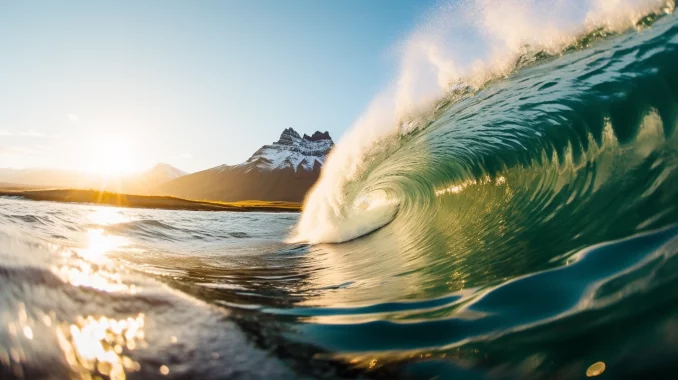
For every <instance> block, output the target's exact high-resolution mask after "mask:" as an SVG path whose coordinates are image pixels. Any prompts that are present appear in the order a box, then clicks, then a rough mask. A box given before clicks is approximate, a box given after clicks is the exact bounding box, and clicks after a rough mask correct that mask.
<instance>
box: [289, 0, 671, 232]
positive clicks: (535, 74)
mask: <svg viewBox="0 0 678 380" xmlns="http://www.w3.org/2000/svg"><path fill="white" fill-rule="evenodd" d="M479 3H481V4H482V3H483V2H479ZM528 3H529V2H528ZM623 3H624V2H619V4H618V5H617V6H616V7H614V8H615V9H617V11H618V12H621V10H625V9H626V8H625V7H623V6H622V5H624V4H623ZM636 3H638V2H636ZM641 3H642V2H641ZM646 3H648V2H645V3H642V4H635V5H636V8H633V7H631V9H642V10H643V11H644V12H645V13H638V12H640V11H637V13H633V12H631V13H623V14H624V15H625V17H621V16H617V17H616V18H615V17H612V16H609V15H608V16H607V17H608V18H601V17H602V16H600V15H598V16H596V14H598V13H595V12H593V10H591V11H589V12H584V15H585V20H588V21H587V22H588V24H586V25H585V26H580V27H578V28H574V27H570V28H566V27H563V30H560V29H559V30H558V33H556V32H549V31H546V32H545V39H546V40H547V41H548V43H547V42H543V41H542V42H540V41H530V40H527V42H526V43H525V44H522V45H521V44H518V43H517V42H515V41H516V39H517V38H518V37H515V38H511V39H509V40H507V41H504V44H505V45H503V48H502V49H499V50H500V51H501V54H499V57H500V58H493V59H492V60H491V61H489V60H487V59H486V60H487V61H488V62H489V63H487V64H485V63H483V62H484V61H483V60H480V61H477V62H476V63H475V65H476V66H475V67H476V70H475V72H472V73H471V72H469V73H465V72H464V71H463V70H457V71H454V72H455V73H457V74H458V75H466V76H465V77H463V78H465V79H458V80H457V81H455V82H453V83H450V80H449V79H445V80H443V82H442V83H443V84H444V85H445V87H444V88H445V93H444V95H442V96H439V97H438V98H435V99H433V101H430V98H431V97H430V96H429V97H427V96H423V95H418V97H421V98H423V99H425V100H426V101H427V102H428V103H426V102H424V103H421V102H420V103H419V104H417V103H415V102H413V101H411V98H412V97H411V96H410V97H408V96H405V95H403V94H404V93H408V92H410V91H409V90H408V88H410V87H417V86H419V87H426V85H425V84H422V85H417V84H414V85H413V84H411V82H412V80H409V81H405V80H404V79H403V78H400V79H399V82H398V83H399V84H400V83H401V82H403V81H404V82H406V84H407V86H405V87H406V88H402V87H403V86H404V85H403V86H400V87H399V88H397V91H395V92H394V94H391V95H392V98H391V99H390V101H388V102H386V103H385V105H384V104H379V105H378V106H375V107H372V108H371V109H370V110H369V111H368V113H367V114H366V115H365V116H364V117H363V118H362V119H361V120H359V121H358V122H357V123H356V126H355V127H354V129H353V130H352V131H351V132H350V133H349V134H348V136H347V137H345V138H344V140H343V141H342V142H340V144H339V145H338V146H337V147H336V148H335V150H334V152H332V154H331V155H330V157H329V159H328V162H327V164H326V167H325V169H324V171H323V174H322V176H321V180H320V181H319V183H318V184H317V186H316V187H315V189H314V190H313V191H312V193H311V194H310V195H309V197H308V198H307V201H306V205H305V212H304V215H303V217H302V219H301V221H300V223H299V226H298V229H297V233H296V235H295V236H294V237H293V240H295V241H308V242H311V243H323V242H328V243H336V242H343V241H346V240H350V239H354V238H357V237H359V236H361V235H363V234H365V233H369V232H371V231H373V230H375V229H377V228H379V227H381V226H383V225H384V224H386V223H388V222H390V221H391V220H392V219H393V218H394V216H395V215H396V213H397V214H398V220H399V221H400V222H401V223H404V222H407V223H406V224H408V225H412V226H416V225H424V224H428V220H429V219H430V218H431V217H432V215H437V214H438V213H442V214H443V215H445V218H446V219H448V220H455V219H459V218H461V217H463V215H456V217H453V216H452V215H454V214H455V213H459V212H462V213H463V212H466V211H464V210H455V207H458V206H455V205H460V204H463V205H465V206H464V207H473V206H472V205H475V206H476V207H480V205H496V207H494V208H493V210H494V212H500V211H501V210H502V207H499V204H502V203H504V204H506V207H512V208H515V209H517V210H520V213H523V214H530V215H532V216H531V218H533V217H534V216H535V215H540V216H541V217H542V218H547V217H549V215H551V213H552V211H553V210H551V209H550V207H557V206H558V205H561V204H562V199H561V197H566V198H568V199H569V198H570V197H573V198H572V199H569V201H568V202H567V204H572V203H574V204H577V205H584V204H587V205H588V204H589V203H595V204H602V203H600V202H597V199H598V197H602V198H607V197H608V196H609V193H607V191H609V190H611V189H616V190H622V189H623V191H628V192H629V193H627V198H626V199H625V201H626V202H630V203H631V204H626V206H625V207H634V205H637V207H641V208H644V206H642V205H641V204H640V203H642V202H643V201H645V200H647V199H648V196H649V195H651V194H650V193H652V192H655V191H662V188H663V187H662V183H664V182H669V183H670V182H671V181H670V180H669V178H668V177H669V176H670V173H671V169H672V167H673V166H672V165H673V163H672V161H671V159H670V157H671V155H672V154H673V153H672V152H673V151H674V149H673V148H674V147H675V145H674V144H673V143H672V141H671V137H672V136H673V130H674V127H675V114H676V98H675V91H676V72H675V70H674V68H673V66H674V62H675V59H676V53H675V43H676V37H675V33H676V32H675V26H674V23H673V21H672V20H673V19H674V16H673V15H672V11H673V3H672V2H669V3H665V2H649V3H651V4H654V5H657V4H659V5H660V6H659V7H656V8H649V9H645V8H644V7H648V6H649V5H648V4H646ZM530 4H531V3H530ZM568 4H569V2H568ZM641 5H643V6H644V7H641ZM627 6H628V7H630V6H631V5H627ZM500 8H501V7H500ZM474 10H475V8H474ZM511 10H512V9H508V10H507V11H511ZM467 11H468V10H467ZM478 11H479V12H482V10H478ZM626 12H630V11H628V10H627V11H626ZM492 14H493V13H492ZM519 14H520V15H521V17H517V16H516V18H517V19H518V20H522V21H524V22H526V23H527V24H528V25H527V26H525V28H528V29H529V30H530V31H531V32H535V34H536V35H539V33H538V32H536V31H534V30H533V29H530V28H529V26H530V24H535V22H530V21H531V20H523V19H524V18H527V17H537V16H538V13H537V11H532V12H530V11H521V12H519ZM547 16H548V15H547ZM547 16H545V17H547ZM488 17H489V16H488ZM507 17H509V16H507ZM598 18H601V19H600V20H597V19H598ZM509 19H510V17H509ZM590 20H597V21H595V22H594V21H590ZM601 20H604V21H601ZM615 20H616V21H615ZM657 20H660V21H657ZM655 21H657V23H655ZM507 22H508V21H507ZM537 24H538V25H541V23H537ZM556 24H557V23H556ZM446 32H448V33H449V31H446ZM470 34H471V35H470V36H466V37H467V38H470V39H472V40H473V38H474V37H473V30H472V31H471V32H470ZM535 38H536V37H534V36H533V37H532V39H535ZM420 39H421V38H419V39H417V38H416V37H415V38H414V42H412V43H415V42H416V43H421V42H420V41H419V40H420ZM478 39H480V41H481V42H482V39H481V38H480V37H478ZM554 39H556V40H557V41H558V42H554ZM434 41H435V40H434ZM431 43H432V42H431ZM529 43H533V44H532V45H530V44H529ZM514 45H515V46H514ZM415 46H416V47H418V48H420V47H419V46H418V45H416V44H415ZM426 46H428V45H426ZM511 46H514V48H510V47H511ZM408 48H409V46H408ZM428 49H429V50H430V49H433V50H436V49H434V47H430V46H429V47H428ZM409 50H412V48H410V49H409ZM438 50H442V48H441V49H438ZM417 51H418V50H417ZM433 58H434V57H429V59H432V60H433V61H434V63H435V62H437V61H438V60H435V59H433ZM411 59H412V58H410V57H409V56H407V55H406V56H405V58H404V60H405V64H404V66H405V68H406V69H410V68H411V67H410V66H412V65H408V64H407V63H408V62H409V60H411ZM454 62H455V61H454V60H449V66H451V67H456V66H455V65H454ZM440 65H442V63H441V64H440ZM478 67H480V68H478ZM438 70H439V72H438V76H437V78H438V79H439V80H440V78H441V75H443V74H444V73H445V72H451V71H453V70H452V68H449V67H448V68H447V69H446V66H444V65H442V66H440V67H438ZM401 76H402V77H405V78H411V77H414V76H416V75H414V74H412V73H411V72H409V71H407V70H405V72H404V73H403V74H402V75H401ZM443 78H446V77H443ZM421 81H422V82H425V78H424V79H422V80H421ZM401 98H408V99H410V100H409V101H408V102H402V101H400V99H401ZM380 101H381V99H377V101H375V103H379V102H380ZM403 110H405V111H403ZM650 168H651V170H650ZM639 172H642V173H643V175H642V176H640V175H638V174H639ZM650 173H654V174H650ZM490 183H494V185H490ZM466 189H468V190H466ZM461 190H464V191H461ZM646 192H649V193H646ZM509 193H510V194H511V197H520V201H519V200H518V199H516V200H512V201H509V199H508V194H509ZM558 195H560V197H559V196H558ZM641 195H642V196H641ZM575 198H576V199H575ZM650 199H654V197H650ZM528 200H529V202H527V201H528ZM497 203H499V204H497ZM450 207H451V209H450V210H447V209H448V208H450ZM483 207H487V206H483ZM563 215H565V214H563ZM496 216H499V215H496V214H494V213H492V212H489V213H487V217H488V218H490V219H495V217H496ZM554 216H555V215H551V217H549V218H548V220H551V219H552V218H553V217H554ZM424 220H425V221H427V223H421V221H424ZM534 222H535V223H538V221H537V220H535V221H534Z"/></svg>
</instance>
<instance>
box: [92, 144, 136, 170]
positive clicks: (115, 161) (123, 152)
mask: <svg viewBox="0 0 678 380" xmlns="http://www.w3.org/2000/svg"><path fill="white" fill-rule="evenodd" d="M87 156H88V157H87V159H88V162H87V164H86V167H87V170H88V171H90V172H93V173H98V174H101V175H105V176H107V177H112V176H117V175H120V174H125V173H130V172H134V171H138V170H139V165H138V157H137V155H136V152H135V151H134V149H132V146H131V145H130V144H129V143H128V142H126V141H122V140H110V139H107V140H101V141H97V142H94V143H92V144H91V145H90V146H89V154H88V155H87Z"/></svg>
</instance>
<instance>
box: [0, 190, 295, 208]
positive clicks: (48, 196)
mask: <svg viewBox="0 0 678 380" xmlns="http://www.w3.org/2000/svg"><path fill="white" fill-rule="evenodd" d="M0 196H14V197H20V198H23V199H28V200H33V201H51V202H66V203H93V204H99V205H109V206H116V207H132V208H154V209H164V210H194V211H241V212H247V211H263V212H299V211H301V203H299V202H284V201H257V200H252V201H240V202H218V201H195V200H189V199H182V198H176V197H170V196H159V195H130V194H118V193H112V192H108V191H98V190H78V189H56V190H27V189H22V188H20V187H11V188H6V187H3V188H0Z"/></svg>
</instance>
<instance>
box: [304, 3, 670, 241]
mask: <svg viewBox="0 0 678 380" xmlns="http://www.w3.org/2000/svg"><path fill="white" fill-rule="evenodd" d="M655 4H659V6H658V7H655V8H650V9H649V10H648V9H644V11H646V13H645V16H643V17H636V18H635V19H634V20H633V21H632V22H631V24H628V23H626V24H625V23H621V24H613V23H611V22H609V20H602V21H599V22H600V24H599V25H598V26H595V27H593V26H592V25H591V24H588V25H586V27H585V29H586V30H588V32H586V33H579V34H578V36H579V37H577V38H569V39H568V38H563V41H567V43H563V44H562V45H561V46H559V47H558V48H557V49H555V48H554V46H544V47H543V48H540V47H539V44H535V45H532V46H524V47H523V48H521V49H519V52H518V54H517V58H516V53H515V52H511V53H510V54H509V55H510V56H512V57H514V58H512V59H513V64H512V65H510V69H509V70H508V71H507V70H506V69H503V70H499V71H497V68H496V67H492V66H489V67H488V68H487V69H486V70H485V74H483V75H480V76H479V75H477V73H476V74H475V75H474V78H476V79H473V78H470V80H469V81H468V83H469V84H463V82H458V83H456V84H455V85H454V86H452V87H451V88H448V90H447V91H448V93H447V96H446V97H443V98H437V99H436V100H435V101H433V102H432V103H431V104H430V105H429V106H428V107H429V108H430V109H431V111H430V112H423V113H422V112H419V113H417V112H413V113H412V115H419V116H417V117H415V116H408V117H405V118H401V119H400V121H399V122H397V123H395V125H393V126H397V128H388V126H389V123H390V122H392V121H393V119H389V118H385V119H384V118H382V119H379V118H376V119H374V120H373V119H370V116H372V115H370V114H369V113H368V115H366V117H365V118H366V119H365V121H364V122H363V123H362V124H361V122H360V121H359V122H358V123H357V124H356V125H355V126H354V128H353V130H352V131H350V132H349V133H348V135H347V136H345V137H344V138H343V139H342V141H340V143H339V144H338V145H337V147H336V148H335V150H334V151H333V152H332V153H331V154H330V156H329V157H328V160H327V163H326V165H325V167H324V168H323V172H322V174H321V177H320V180H319V181H318V183H317V184H316V186H315V187H314V188H313V189H312V190H311V192H310V193H309V195H308V196H307V198H306V201H305V205H304V212H303V213H302V216H301V218H300V221H299V223H298V225H297V227H296V229H295V231H294V234H293V237H292V239H291V240H292V241H295V242H301V241H305V242H310V243H323V242H333V243H339V242H343V241H348V240H352V239H355V238H357V237H360V236H362V235H364V234H366V233H370V232H373V231H375V230H377V229H379V228H380V227H383V226H384V225H386V224H387V223H388V222H390V221H391V220H392V219H393V218H394V217H395V212H393V213H392V214H391V215H390V216H389V217H390V219H389V217H387V216H386V215H388V212H385V213H384V215H381V216H379V217H375V215H365V217H361V216H360V214H361V212H363V211H362V210H361V209H359V208H356V207H355V206H354V204H355V201H354V200H355V199H356V198H359V197H361V196H363V195H362V194H364V193H365V192H367V193H369V192H371V191H374V190H375V188H376V189H379V188H380V187H386V188H387V189H389V190H390V191H389V194H390V196H392V197H393V198H392V199H391V202H392V203H393V204H398V205H399V207H400V208H403V207H404V208H409V207H418V206H417V205H416V204H414V205H413V204H411V202H412V201H413V200H411V199H408V198H407V196H406V195H405V194H403V192H407V191H408V190H406V189H402V188H398V186H411V185H413V184H412V183H408V184H404V183H402V181H401V180H402V178H400V177H402V175H401V174H399V173H400V172H402V171H404V170H405V171H406V170H408V168H407V166H409V165H411V163H409V162H401V163H400V164H402V165H404V167H405V169H403V167H396V166H390V167H389V160H391V159H392V158H390V157H389V156H391V155H393V154H394V153H396V152H398V151H399V150H401V148H410V147H407V145H408V144H414V141H416V142H417V143H418V144H427V145H432V146H433V147H435V146H436V145H439V144H438V142H435V141H432V140H431V139H433V138H434V137H433V136H434V135H435V134H434V133H433V132H431V133H429V132H428V131H427V130H428V129H440V128H443V127H441V124H445V123H448V124H463V123H466V122H468V118H478V117H479V116H477V115H476V116H473V115H472V112H470V111H469V110H468V107H474V106H475V104H477V103H481V104H482V103H483V102H485V103H487V102H498V100H496V99H493V100H489V99H490V98H491V97H493V96H495V95H493V94H491V95H488V94H487V93H492V92H497V93H501V94H502V95H503V97H502V96H499V98H505V97H506V95H504V94H503V92H505V91H510V90H511V89H510V87H509V88H507V87H506V86H507V83H512V84H513V85H516V81H513V82H512V78H516V77H519V76H520V75H521V73H522V72H523V71H524V69H526V68H530V69H531V70H532V68H534V67H536V70H537V71H538V70H539V67H540V66H543V65H547V64H553V65H554V66H556V68H555V69H556V70H564V69H563V68H562V67H560V66H558V65H557V61H558V60H561V59H569V58H567V57H568V56H570V55H572V54H577V53H578V52H585V53H582V54H584V55H586V54H592V55H595V54H594V53H593V52H595V51H596V48H595V47H596V46H597V45H598V44H601V43H605V41H607V40H609V39H610V38H613V39H614V38H622V39H623V38H624V37H623V36H624V33H625V32H627V31H628V29H629V27H631V28H637V29H642V28H645V27H648V26H651V25H653V24H654V23H655V22H656V21H657V20H659V19H661V18H662V17H663V16H664V15H666V14H671V13H672V12H673V9H674V3H673V2H672V1H668V2H661V3H660V2H655ZM587 22H591V20H590V19H587ZM631 33H634V32H631ZM650 50H651V49H650ZM617 54H628V51H624V50H623V49H622V50H620V51H619V52H618V53H617ZM559 56H560V58H558V57H559ZM554 58H555V60H554ZM591 59H594V58H591ZM595 59H597V60H598V61H601V62H603V64H602V66H600V67H597V68H595V69H593V70H589V69H590V68H587V67H584V66H585V65H584V66H582V70H585V69H586V70H588V71H589V72H587V73H586V74H585V75H582V76H581V77H576V73H570V74H571V75H572V76H571V77H570V78H566V79H565V80H559V78H552V79H553V80H550V81H544V83H539V84H538V85H535V86H534V88H531V89H530V90H531V91H532V94H531V95H523V96H522V97H520V98H519V99H518V102H513V103H514V107H513V108H511V106H510V104H511V102H510V101H509V100H508V99H501V100H502V101H504V102H505V104H504V105H502V106H501V107H503V110H502V111H501V112H506V113H509V112H514V111H517V112H516V114H515V115H511V116H507V117H505V118H504V119H505V125H507V126H508V127H509V129H510V127H512V126H513V125H516V124H520V123H521V122H525V121H529V120H527V119H521V118H534V117H535V115H538V114H540V112H547V111H546V108H548V107H549V106H550V107H551V108H553V110H552V111H553V113H554V116H553V117H541V119H542V124H543V125H542V127H543V126H544V125H547V126H548V125H550V129H551V130H546V129H544V130H533V131H525V130H517V131H515V132H514V133H516V132H517V133H519V135H514V136H511V133H512V132H511V131H510V130H502V128H503V127H502V126H501V125H494V127H495V130H494V131H489V130H487V128H478V130H477V131H475V133H476V135H475V136H474V135H472V134H473V133H474V131H473V130H472V128H469V130H468V133H469V134H470V135H463V136H460V137H461V138H459V141H462V142H465V143H467V145H466V146H463V144H462V145H460V144H461V143H459V144H458V143H455V142H450V143H449V145H450V146H449V147H446V148H445V149H452V150H456V151H458V152H460V154H463V151H466V152H469V153H470V154H471V155H474V156H475V157H476V158H480V157H484V158H482V160H486V159H490V160H492V158H491V157H490V156H491V155H492V154H491V153H488V152H490V151H494V152H496V153H495V154H496V155H497V156H504V155H506V154H514V155H515V157H514V158H513V159H509V161H513V164H515V163H516V160H518V161H520V160H521V158H520V157H523V156H525V154H524V153H520V150H529V148H528V147H526V144H528V145H529V144H531V143H533V142H532V141H530V140H535V138H536V139H537V140H541V141H540V142H537V145H538V147H537V148H535V149H533V150H534V151H533V152H528V153H527V155H528V156H529V155H531V156H532V157H535V156H541V155H542V153H545V151H543V150H542V149H543V145H544V144H546V145H548V144H549V142H548V138H549V135H553V134H559V133H560V132H558V131H556V129H558V128H566V124H567V123H577V119H578V118H579V119H581V118H582V117H586V116H585V115H573V114H572V113H571V112H570V110H571V105H570V104H568V102H570V100H571V98H572V97H573V96H575V97H576V96H580V93H581V92H584V91H582V90H589V91H591V92H604V91H605V88H606V86H618V85H622V86H625V85H624V84H623V83H622V84H618V83H617V82H620V81H621V80H623V79H624V78H619V77H615V76H614V72H613V71H614V70H615V68H610V66H611V65H614V64H615V63H614V62H615V60H616V57H603V56H600V55H598V56H596V57H595ZM553 62H556V63H553ZM605 62H607V66H605ZM619 62H620V63H621V62H623V60H621V59H620V60H619ZM620 63H616V65H617V66H619V64H620ZM579 64H580V65H581V63H579ZM654 69H655V68H650V70H654ZM600 70H602V71H600ZM509 75H510V76H509ZM540 75H541V76H544V77H547V76H548V75H547V74H545V73H541V74H540ZM605 75H608V76H610V77H608V78H605ZM636 75H644V74H643V73H636ZM478 77H483V78H484V79H483V81H482V82H478V81H477V78H478ZM500 78H504V80H501V81H500V80H498V79H500ZM528 79H530V77H529V75H526V77H525V78H523V79H521V80H528ZM627 79H628V78H627ZM533 80H534V79H533ZM596 80H597V81H598V83H596ZM559 81H560V82H561V83H560V84H561V85H560V86H558V84H559ZM546 82H548V83H546ZM568 82H569V83H568ZM472 83H475V85H472ZM479 83H480V84H479ZM563 84H564V85H563ZM582 84H583V87H581V88H577V87H576V86H578V85H582ZM568 87H570V88H571V89H572V90H575V91H574V92H573V93H568V92H567V90H569V89H570V88H568ZM522 89H525V88H524V86H523V88H522ZM483 93H485V94H484V95H483ZM542 93H543V94H547V95H549V96H548V101H547V102H545V103H544V104H543V105H541V106H536V107H535V106H534V105H530V104H529V101H526V99H529V97H530V96H532V97H537V96H541V95H542ZM525 96H527V98H526V97H525ZM555 96H562V99H560V100H559V99H558V98H554V97H555ZM605 96H607V100H608V101H607V102H605V101H602V102H601V103H602V104H601V105H603V106H611V107H613V108H614V107H615V105H614V104H613V103H614V101H615V99H616V98H618V94H617V95H615V94H607V95H604V94H602V95H601V98H602V97H605ZM479 97H480V98H479ZM521 102H522V103H523V105H518V103H521ZM558 102H562V104H560V105H559V104H558ZM491 105H492V104H491ZM493 106H494V108H497V104H496V103H495V104H493ZM521 107H523V108H521ZM525 107H533V108H534V110H533V111H531V112H527V111H529V110H527V108H525ZM540 108H543V109H544V110H543V111H540ZM577 108H579V109H581V107H580V105H577ZM582 111H585V112H589V113H590V112H592V111H591V110H582ZM476 112H484V110H482V111H481V110H476ZM535 112H536V113H535ZM549 112H550V111H549ZM460 115H465V116H460ZM542 116H543V114H542ZM605 117H606V116H605V115H602V118H603V119H604V118H605ZM375 120H376V121H375ZM389 120H391V121H389ZM521 120H522V121H521ZM664 121H666V120H664ZM379 122H381V123H383V124H384V125H383V126H381V128H385V130H384V131H382V132H380V133H375V132H374V131H373V130H371V129H370V128H372V129H373V128H375V126H374V125H371V124H375V123H377V124H378V123H379ZM477 122H478V123H482V122H483V121H482V120H478V121H477ZM366 123H367V124H366ZM525 124H532V125H534V123H531V122H526V123H525ZM361 127H362V128H361ZM446 128H447V127H446ZM452 128H458V127H457V126H455V127H452ZM585 128H586V127H585ZM615 128H617V129H619V128H618V126H616V125H615V126H613V129H615ZM517 129H521V128H517ZM542 129H543V128H542ZM362 130H365V132H362ZM451 131H452V132H451V133H458V132H455V131H453V130H452V129H451ZM614 132H615V133H616V132H618V131H617V130H615V131H614ZM427 133H428V134H429V135H428V136H427ZM492 133H494V135H492ZM529 133H532V136H529V139H528V140H525V141H520V139H522V138H525V137H528V136H527V135H528V134H529ZM363 134H365V135H370V134H371V135H372V136H373V137H374V138H373V139H371V140H370V139H369V137H366V136H363ZM584 134H586V135H587V136H588V135H591V134H593V135H600V131H593V130H592V131H587V132H585V133H584ZM617 137H621V139H622V140H624V139H625V136H624V135H623V134H622V135H620V136H617ZM366 138H367V139H368V140H369V142H368V143H364V142H362V140H365V139H366ZM435 138H441V139H446V138H449V137H448V136H445V137H442V136H437V137H435ZM577 138H578V139H579V137H577ZM483 139H484V141H482V140H483ZM583 139H584V140H586V139H588V137H584V138H583ZM594 140H597V141H599V140H600V137H597V138H594ZM360 143H362V144H363V145H362V146H361V147H360V148H356V146H359V144H360ZM572 143H574V144H575V148H577V147H576V145H577V144H583V150H586V149H587V145H588V144H587V143H586V142H583V143H578V142H574V141H570V142H567V143H564V145H563V147H558V148H555V150H556V151H558V152H560V153H559V154H560V155H561V157H560V158H561V159H562V158H563V157H562V152H563V149H564V147H566V146H567V144H572ZM443 145H444V144H443ZM500 146H503V147H504V150H503V151H502V152H500V151H499V150H498V148H497V147H500ZM433 147H428V148H424V149H429V150H430V151H429V152H428V153H427V154H429V155H432V156H434V157H433V158H431V160H432V161H431V162H430V163H428V165H438V164H440V163H439V162H436V161H435V160H440V159H445V160H446V161H448V162H449V161H452V160H455V159H460V157H450V156H446V155H447V154H448V153H444V154H442V155H441V157H440V158H436V157H435V155H436V154H438V152H437V151H435V149H434V148H433ZM516 148H518V149H517V150H516ZM473 149H477V151H475V152H474V151H473ZM549 149H550V148H547V149H546V150H547V151H548V150H549ZM601 149H603V148H601ZM581 150H582V149H579V151H581ZM512 151H513V152H514V153H511V152H512ZM574 153H575V154H576V153H577V152H576V151H575V152H574ZM461 161H463V160H461ZM442 165H446V166H448V167H450V166H453V165H450V164H448V163H442ZM460 165H461V166H463V168H461V167H459V168H458V169H460V171H459V173H456V174H452V177H458V179H462V180H463V179H464V178H466V179H468V178H469V176H470V177H471V178H473V177H474V176H476V175H479V174H480V175H484V174H483V173H482V172H483V171H485V169H487V168H484V166H485V164H484V163H483V161H476V162H459V165H458V166H460ZM505 165H508V166H510V165H512V164H511V163H510V162H506V163H505ZM422 169H423V168H422ZM388 170H390V171H391V173H389V172H388ZM423 170H427V169H423ZM377 171H378V172H379V173H377V174H378V175H377V174H375V172H377ZM408 175H410V176H417V177H418V176H419V173H417V172H416V171H415V172H411V173H408ZM447 175H449V173H448V174H447ZM422 176H423V177H425V174H422ZM416 180H417V181H424V182H425V181H427V180H426V179H422V178H417V179H416ZM399 181H400V182H401V183H399ZM375 183H376V185H375ZM435 185H440V184H433V183H428V184H426V183H424V184H422V183H415V184H414V186H415V187H418V188H419V190H421V191H423V192H428V193H430V194H429V195H423V196H424V197H431V196H433V195H434V194H435V187H436V186H435ZM419 201H422V199H417V200H416V202H419ZM427 202H429V201H427ZM368 209H369V207H368ZM399 214H402V213H399ZM387 219H388V220H387ZM356 221H358V222H357V223H358V224H359V225H358V226H355V225H353V223H356Z"/></svg>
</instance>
